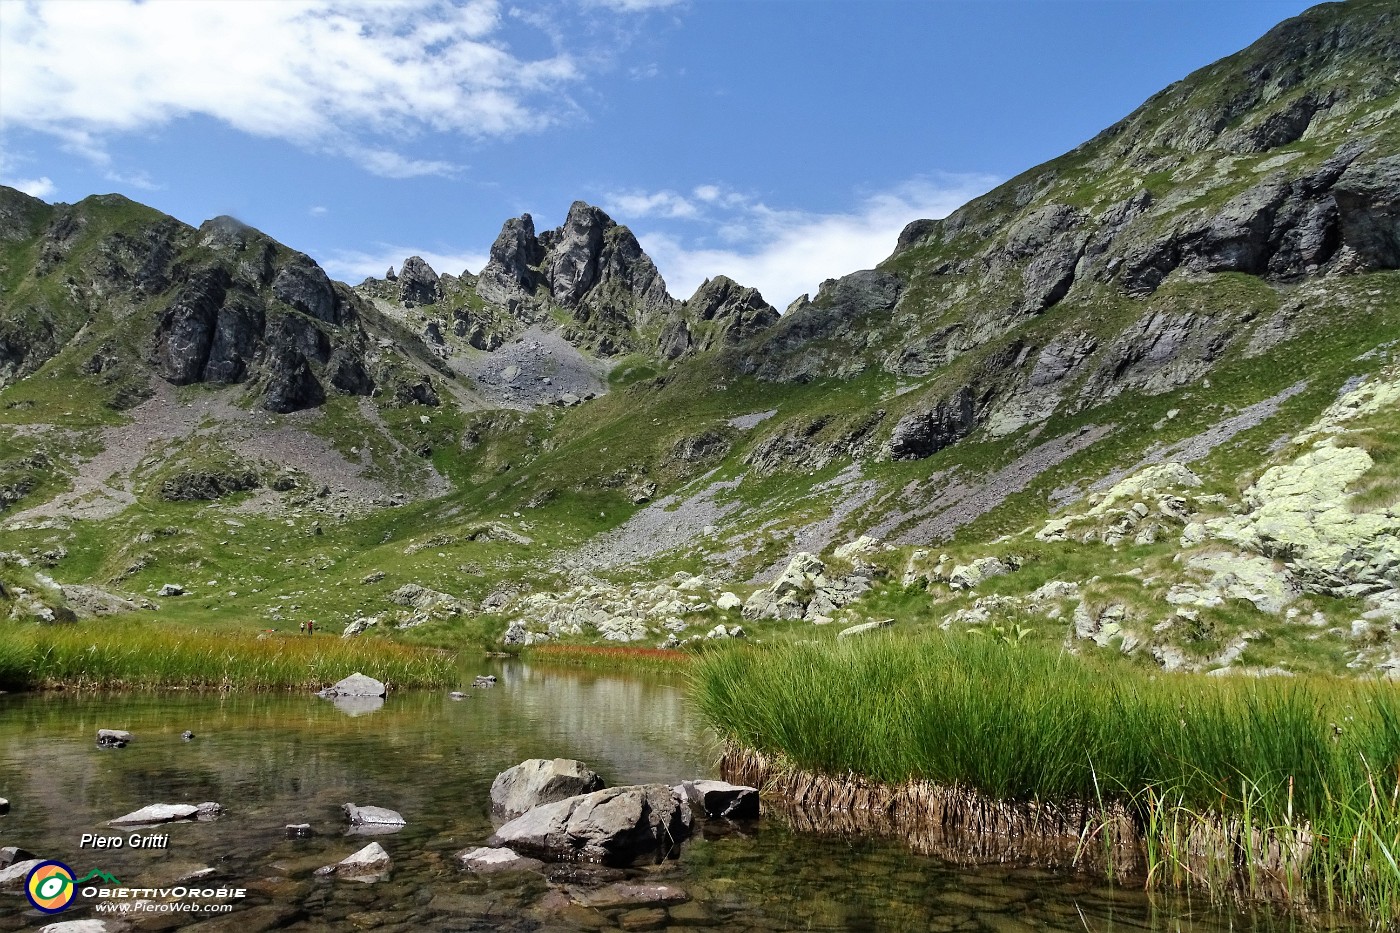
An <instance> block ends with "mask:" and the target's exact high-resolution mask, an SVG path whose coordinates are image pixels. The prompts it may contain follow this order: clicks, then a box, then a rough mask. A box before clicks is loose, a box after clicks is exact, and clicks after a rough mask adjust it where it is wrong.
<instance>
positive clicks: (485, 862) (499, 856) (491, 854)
mask: <svg viewBox="0 0 1400 933" xmlns="http://www.w3.org/2000/svg"><path fill="white" fill-rule="evenodd" d="M457 861H459V862H461V863H462V867H464V868H469V869H471V870H472V871H474V872H477V873H479V874H487V873H490V872H497V871H535V870H537V869H540V868H543V867H544V862H541V861H540V860H539V859H536V858H527V857H525V856H523V855H520V854H519V853H517V852H516V851H515V850H514V849H505V848H496V849H493V848H491V847H489V846H478V847H476V848H475V849H463V850H462V851H461V852H458V853H457Z"/></svg>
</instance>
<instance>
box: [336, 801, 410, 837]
mask: <svg viewBox="0 0 1400 933" xmlns="http://www.w3.org/2000/svg"><path fill="white" fill-rule="evenodd" d="M341 809H342V810H344V811H345V816H346V818H347V819H348V820H349V821H350V832H351V833H352V834H354V835H359V836H375V835H380V834H382V833H396V832H398V831H399V830H401V829H403V828H404V827H405V826H407V825H408V824H407V823H406V822H405V821H404V818H403V817H402V816H400V815H399V813H398V811H397V810H388V809H385V808H384V807H357V806H355V804H353V803H347V804H345V805H344V806H342V807H341Z"/></svg>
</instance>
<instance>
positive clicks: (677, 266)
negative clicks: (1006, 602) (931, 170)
mask: <svg viewBox="0 0 1400 933" xmlns="http://www.w3.org/2000/svg"><path fill="white" fill-rule="evenodd" d="M998 181H1000V179H998V178H996V177H993V176H990V175H936V176H921V177H918V178H913V179H910V180H908V181H906V182H904V183H902V184H900V185H897V186H895V187H893V188H891V189H889V190H886V191H879V192H874V193H868V194H866V195H864V196H861V197H859V198H857V199H856V203H855V204H854V205H853V206H852V208H851V209H850V210H848V211H841V212H834V213H813V212H808V211H793V210H782V209H776V208H772V207H770V206H768V205H767V204H765V203H764V202H762V201H761V200H758V199H756V198H753V197H750V196H747V195H745V194H743V193H742V192H738V191H734V190H732V189H729V188H726V187H725V186H722V185H715V184H704V185H698V186H696V187H694V188H693V189H691V191H690V193H689V194H688V195H682V194H680V193H678V192H676V191H674V190H663V191H657V192H643V191H624V192H617V193H613V194H610V195H608V196H606V197H605V198H604V199H603V203H604V206H605V207H606V208H607V209H608V211H609V213H611V214H613V216H614V217H615V219H617V221H618V222H619V223H626V224H629V225H631V226H632V227H633V229H634V230H635V231H636V233H637V238H638V240H640V241H641V244H642V247H643V248H644V249H645V250H646V251H647V253H648V254H650V255H651V257H652V259H653V260H654V261H655V262H656V265H657V268H659V269H660V270H661V274H662V276H663V277H664V278H665V279H666V284H667V286H668V287H669V289H670V291H671V294H673V295H676V296H677V297H681V298H685V297H689V296H690V295H691V294H692V293H693V292H694V290H695V289H696V288H698V287H699V285H700V283H701V282H703V281H704V280H705V279H707V278H711V277H713V276H715V275H721V274H723V275H727V276H729V277H730V278H732V279H735V280H736V281H738V282H740V283H742V284H744V285H751V286H753V287H755V288H757V289H758V290H759V291H761V292H762V293H763V296H764V297H765V298H767V299H768V301H769V302H770V303H772V304H773V305H774V306H775V307H777V308H778V309H780V310H781V309H782V308H784V307H786V306H787V305H788V304H789V303H790V302H791V301H792V300H793V299H795V298H797V297H798V296H799V295H801V294H803V293H808V294H811V293H814V292H815V291H816V289H817V286H818V285H819V284H820V283H821V282H822V281H823V280H824V279H827V278H831V277H833V276H840V275H844V274H846V273H848V272H854V271H855V270H857V269H868V268H870V267H872V266H874V265H876V264H878V263H879V262H880V261H881V260H883V259H885V258H886V257H888V256H889V254H890V253H891V252H893V251H894V245H895V241H896V239H897V238H898V236H899V231H900V230H902V229H903V228H904V225H905V224H907V223H909V222H910V221H911V220H918V219H919V218H923V217H944V216H946V215H948V214H949V213H951V212H952V211H953V210H955V209H956V208H958V207H959V206H960V205H962V204H965V203H966V202H967V201H969V200H971V199H972V198H974V197H976V196H977V195H979V194H981V193H983V192H984V191H987V190H988V189H990V188H991V187H993V186H994V185H995V184H996V183H997V182H998ZM666 220H680V221H685V223H665V222H664V221H666Z"/></svg>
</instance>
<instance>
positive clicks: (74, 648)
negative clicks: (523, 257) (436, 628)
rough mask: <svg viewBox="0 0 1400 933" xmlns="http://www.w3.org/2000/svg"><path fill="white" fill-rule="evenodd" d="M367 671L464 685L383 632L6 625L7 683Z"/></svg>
mask: <svg viewBox="0 0 1400 933" xmlns="http://www.w3.org/2000/svg"><path fill="white" fill-rule="evenodd" d="M356 671H359V672H361V673H363V674H367V675H369V676H370V677H374V678H375V679H377V680H382V681H384V682H385V683H386V684H389V685H391V686H393V687H400V688H402V687H430V686H445V685H450V684H453V683H455V682H456V679H457V673H456V668H455V662H454V659H453V658H452V656H451V655H448V654H446V653H444V652H440V651H432V650H427V649H422V648H411V647H407V646H404V645H398V644H395V643H393V642H389V641H384V640H381V639H353V640H342V639H339V638H330V637H325V638H320V637H307V636H296V635H279V634H275V633H265V634H262V635H259V634H253V633H250V634H240V633H228V632H209V631H199V630H192V629H186V628H178V629H177V628H169V627H161V626H156V625H138V624H120V625H110V626H102V625H93V626H86V625H83V626H49V627H43V628H40V627H35V626H30V625H25V626H18V625H15V626H0V688H4V689H11V690H13V689H32V688H42V687H57V686H62V687H74V688H95V687H103V688H135V689H162V688H165V689H168V688H187V689H236V688H247V689H316V688H319V687H324V686H327V685H329V684H332V683H335V682H336V681H338V680H340V679H341V678H343V677H345V676H347V675H348V674H352V673H354V672H356Z"/></svg>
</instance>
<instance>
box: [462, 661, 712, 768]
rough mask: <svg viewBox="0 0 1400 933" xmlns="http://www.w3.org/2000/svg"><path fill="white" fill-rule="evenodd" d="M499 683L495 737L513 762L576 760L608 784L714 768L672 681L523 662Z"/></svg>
mask: <svg viewBox="0 0 1400 933" xmlns="http://www.w3.org/2000/svg"><path fill="white" fill-rule="evenodd" d="M501 680H502V686H501V687H498V688H496V689H497V691H498V692H500V693H503V694H504V699H505V701H506V702H505V703H503V704H502V706H503V711H502V717H501V719H500V727H501V729H502V733H501V735H500V741H501V742H502V743H503V744H508V745H510V747H512V748H513V749H514V750H515V752H516V754H515V755H514V756H513V757H515V758H516V759H517V760H521V759H525V758H556V757H562V758H577V759H579V760H581V761H584V762H586V763H587V764H588V765H589V766H590V767H592V768H593V769H594V770H595V771H597V772H599V773H600V774H602V775H603V777H604V779H605V780H607V781H608V782H609V783H610V784H641V783H648V782H652V781H660V782H664V783H676V782H678V781H680V780H681V779H682V778H688V777H690V776H692V775H709V774H712V773H713V772H714V766H715V762H716V761H717V759H718V755H717V753H712V752H711V749H710V748H709V745H710V743H709V742H708V741H707V733H706V732H705V730H704V729H703V727H702V725H701V723H700V720H699V717H698V716H696V715H695V714H694V712H693V711H692V709H691V708H690V706H689V705H688V704H687V702H686V699H685V696H684V694H683V692H682V691H681V689H680V688H679V687H678V686H676V685H673V684H666V683H662V682H659V681H656V680H649V679H636V678H630V677H617V676H607V675H602V674H593V673H584V672H574V671H568V670H565V671H562V672H561V671H560V670H559V669H557V668H542V667H535V666H531V665H526V664H514V665H510V666H509V667H506V668H505V670H504V672H503V674H502V678H501ZM487 692H489V691H487ZM521 722H528V723H530V725H531V728H530V729H525V730H522V729H519V728H518V724H519V723H521ZM560 749H563V750H560ZM508 757H511V756H508ZM512 763H513V762H512Z"/></svg>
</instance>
